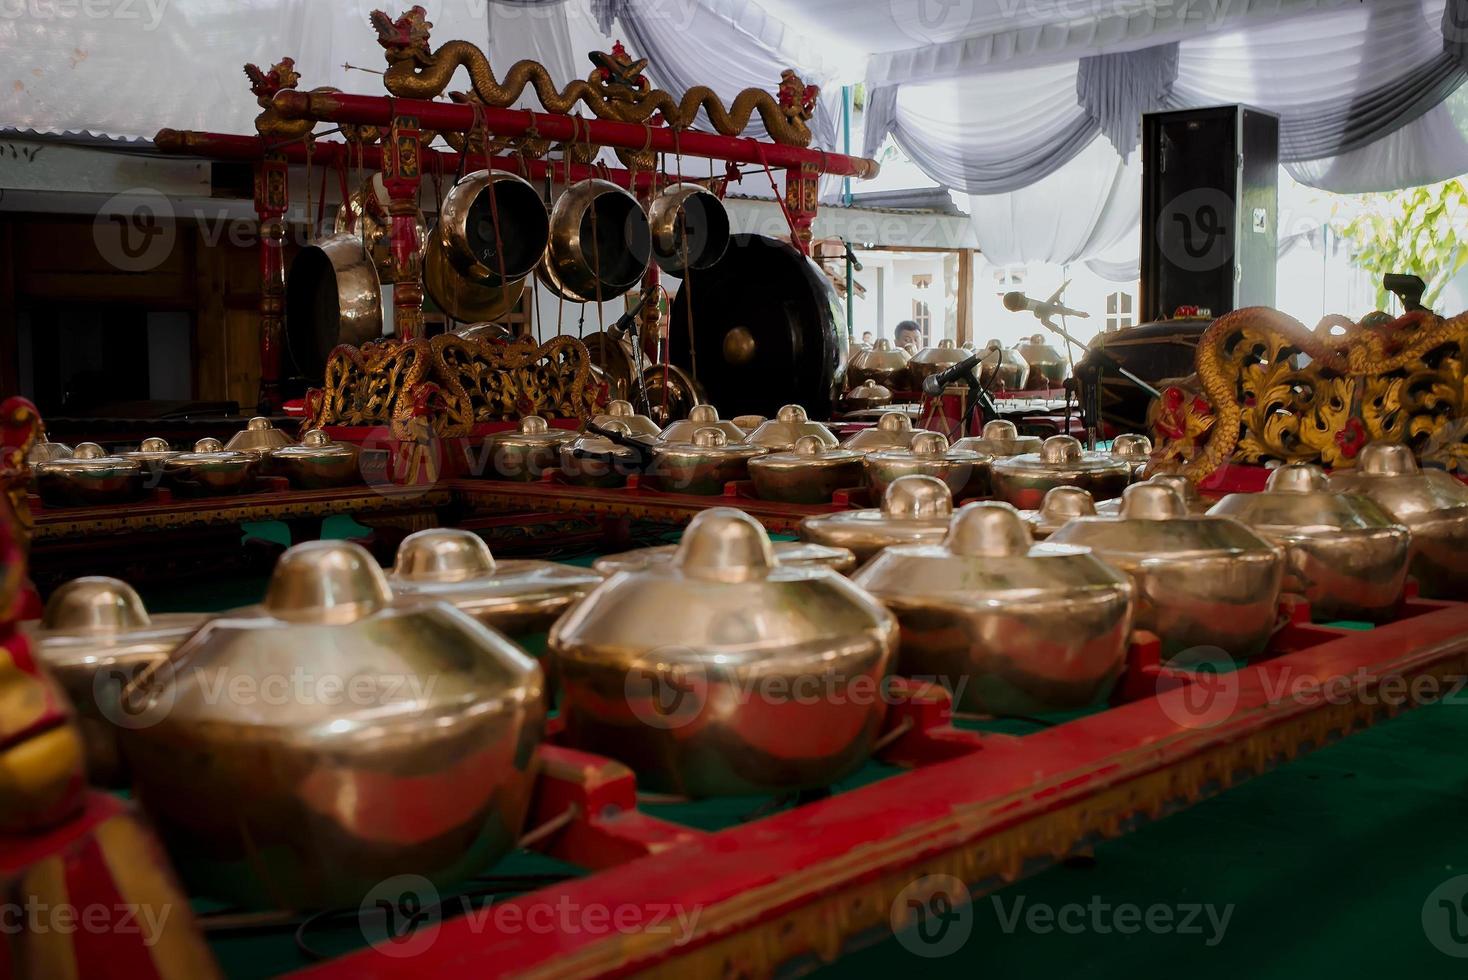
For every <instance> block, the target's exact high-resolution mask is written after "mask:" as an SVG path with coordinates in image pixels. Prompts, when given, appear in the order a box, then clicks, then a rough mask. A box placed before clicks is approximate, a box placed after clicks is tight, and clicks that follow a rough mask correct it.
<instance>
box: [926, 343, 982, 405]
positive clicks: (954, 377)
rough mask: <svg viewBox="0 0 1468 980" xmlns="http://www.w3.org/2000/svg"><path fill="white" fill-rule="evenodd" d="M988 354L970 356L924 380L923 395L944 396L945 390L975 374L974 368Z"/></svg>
mask: <svg viewBox="0 0 1468 980" xmlns="http://www.w3.org/2000/svg"><path fill="white" fill-rule="evenodd" d="M988 353H989V352H988V351H983V352H981V353H975V354H970V355H969V356H968V357H965V358H964V359H963V360H961V361H959V362H958V363H957V364H955V365H953V367H951V368H949V369H948V370H946V371H940V372H939V373H937V374H932V375H929V376H928V377H926V378H924V379H923V394H925V395H928V396H929V397H931V398H937V397H938V396H940V395H942V394H943V389H944V388H947V387H948V386H949V385H951V384H952V383H953V382H955V381H961V380H963V379H964V378H967V377H969V376H970V375H971V374H973V372H974V368H975V367H976V366H977V365H978V363H979V362H980V361H982V360H983V359H984V357H985V356H986V355H987V354H988Z"/></svg>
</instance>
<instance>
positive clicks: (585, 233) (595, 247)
mask: <svg viewBox="0 0 1468 980" xmlns="http://www.w3.org/2000/svg"><path fill="white" fill-rule="evenodd" d="M651 254H652V243H651V240H650V235H649V231H648V224H647V215H646V214H645V213H644V212H643V210H642V205H641V204H639V203H638V201H637V198H636V197H634V196H632V194H630V193H628V192H627V191H625V190H623V189H622V188H620V187H618V186H617V185H616V184H614V183H612V182H611V181H609V180H584V181H582V182H581V183H579V184H575V185H573V186H572V187H569V188H567V189H566V191H565V192H564V193H562V194H561V196H560V197H559V198H557V199H556V203H555V206H554V207H553V208H552V209H551V214H550V244H549V246H548V247H547V249H546V255H545V261H544V262H543V263H541V266H540V278H541V281H542V282H544V283H545V284H546V286H547V287H548V288H549V289H550V290H551V292H553V293H555V294H556V295H557V296H560V297H562V298H563V299H566V300H568V301H570V302H572V303H596V302H600V301H603V300H609V299H616V298H617V297H618V296H621V295H622V294H623V293H625V292H626V291H627V290H629V289H631V288H632V287H633V286H635V285H637V284H638V283H639V282H641V281H642V274H643V273H644V272H645V271H647V262H648V258H649V256H650V255H651Z"/></svg>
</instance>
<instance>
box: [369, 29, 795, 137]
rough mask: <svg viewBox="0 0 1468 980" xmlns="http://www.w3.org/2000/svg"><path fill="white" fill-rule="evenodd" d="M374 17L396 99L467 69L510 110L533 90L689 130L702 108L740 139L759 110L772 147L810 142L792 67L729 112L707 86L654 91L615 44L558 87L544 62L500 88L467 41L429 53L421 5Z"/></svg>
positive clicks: (423, 95)
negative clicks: (773, 88)
mask: <svg viewBox="0 0 1468 980" xmlns="http://www.w3.org/2000/svg"><path fill="white" fill-rule="evenodd" d="M371 20H372V26H373V27H374V28H376V30H377V40H378V43H379V44H381V45H382V48H383V50H384V52H385V53H386V57H387V63H388V69H387V74H386V76H385V78H384V82H385V84H386V85H387V90H388V91H389V92H391V93H392V94H393V95H396V96H399V97H400V98H414V99H433V98H437V97H438V96H439V95H441V94H443V91H444V89H445V88H447V87H448V85H449V82H450V81H451V80H452V79H453V76H454V73H455V72H457V71H458V70H459V68H461V67H462V68H465V69H467V70H468V73H469V78H470V81H471V83H472V85H473V90H474V96H475V97H477V99H478V100H479V101H480V102H482V103H483V104H484V105H487V106H493V107H496V108H504V107H506V106H509V105H511V104H513V103H514V102H515V100H517V99H518V98H520V95H521V94H522V93H523V92H524V91H525V89H526V88H527V87H533V88H534V89H535V95H536V97H537V98H538V99H539V100H540V104H541V105H542V106H543V107H544V108H545V109H546V111H548V112H558V113H569V112H570V111H571V110H572V109H574V108H575V107H576V106H577V104H578V103H581V104H584V105H585V106H586V107H587V108H588V109H590V110H591V111H592V113H593V114H594V115H596V117H597V118H598V119H611V120H616V121H618V122H630V123H642V124H658V123H663V124H666V125H669V126H672V127H674V128H675V129H687V128H690V127H691V126H692V125H693V123H694V120H695V119H696V118H697V116H698V113H699V110H703V111H704V112H706V113H707V114H708V119H709V122H710V124H712V125H713V127H714V129H715V130H716V131H718V132H719V133H721V134H722V135H724V136H738V135H739V134H740V133H742V132H744V130H745V128H746V127H747V126H748V125H749V120H750V119H751V117H752V116H753V115H754V114H755V113H759V117H760V120H761V121H762V122H763V123H764V125H765V129H766V130H767V131H768V132H769V134H770V137H771V138H772V139H773V140H775V142H777V143H783V144H786V145H788V146H808V145H810V140H811V131H810V127H809V126H808V125H807V122H808V120H809V119H810V118H811V116H812V114H813V113H814V111H815V101H816V96H817V95H818V94H819V92H820V90H819V89H818V88H817V87H816V86H813V85H805V84H804V83H803V82H802V81H801V79H800V77H799V76H798V75H797V74H796V73H795V71H794V70H792V69H786V70H785V71H784V72H783V73H782V75H781V79H780V88H779V94H778V97H777V96H776V95H772V94H770V93H769V92H766V91H764V90H763V89H755V88H750V89H745V90H744V91H742V92H740V93H739V95H738V96H736V97H735V99H734V102H733V104H732V106H730V107H727V108H726V107H725V105H724V103H723V101H722V100H720V98H719V97H718V95H716V94H715V93H714V91H713V90H712V89H710V88H708V87H707V86H704V85H699V86H695V87H694V88H691V89H689V90H688V91H687V92H685V93H683V97H682V99H674V97H673V96H672V95H671V94H669V93H668V92H665V91H662V90H661V89H654V88H651V87H650V86H649V84H648V81H647V79H646V78H644V77H643V76H642V72H643V70H644V69H645V68H646V67H647V60H646V59H638V60H635V61H634V60H633V59H632V58H631V57H630V56H628V55H627V53H626V51H625V49H623V48H622V45H621V44H620V42H619V43H618V44H617V45H616V46H615V47H614V48H613V50H612V51H611V52H610V53H607V52H594V53H593V54H591V56H590V57H591V60H592V63H593V64H595V65H596V68H595V69H594V70H593V71H592V73H591V75H590V77H589V78H587V79H585V80H577V81H573V82H571V83H569V84H568V85H566V87H565V88H563V89H557V88H556V84H555V82H554V80H552V78H551V77H550V73H549V72H548V71H546V69H545V66H544V65H542V64H540V63H539V62H536V61H529V60H526V61H517V62H515V64H513V65H512V66H510V70H509V71H508V72H507V73H506V74H505V79H504V82H503V83H501V82H500V81H499V79H498V78H497V77H496V75H495V72H494V69H493V68H491V67H490V64H489V59H488V58H487V57H486V56H485V54H484V52H483V51H481V50H480V49H479V48H478V47H476V46H475V45H473V44H471V43H469V42H468V41H449V42H447V43H446V44H443V45H442V46H440V47H439V48H438V49H437V50H434V49H432V48H431V47H430V45H429V30H430V28H432V27H433V24H432V23H430V22H429V21H428V20H427V12H426V11H425V10H424V9H423V8H422V7H421V6H415V7H413V8H412V9H411V10H409V11H408V12H407V13H405V14H403V15H402V16H401V17H399V18H398V19H397V20H395V21H394V20H391V19H390V18H389V17H388V15H387V14H386V13H384V12H383V11H380V10H378V11H374V12H373V13H372V15H371Z"/></svg>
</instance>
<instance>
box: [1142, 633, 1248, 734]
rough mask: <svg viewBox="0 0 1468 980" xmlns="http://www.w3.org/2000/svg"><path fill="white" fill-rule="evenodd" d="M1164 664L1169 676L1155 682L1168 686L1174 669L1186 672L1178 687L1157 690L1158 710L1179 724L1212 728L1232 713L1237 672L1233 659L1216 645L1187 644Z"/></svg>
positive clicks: (1237, 689) (1234, 705) (1235, 702)
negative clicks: (1182, 681)
mask: <svg viewBox="0 0 1468 980" xmlns="http://www.w3.org/2000/svg"><path fill="white" fill-rule="evenodd" d="M1167 666H1168V668H1169V669H1170V673H1172V675H1173V676H1172V677H1167V676H1164V677H1162V678H1159V681H1158V686H1159V688H1160V687H1162V686H1163V685H1164V684H1166V685H1168V687H1169V688H1171V686H1172V685H1173V684H1174V683H1175V677H1176V674H1177V673H1178V672H1181V673H1186V674H1188V675H1190V676H1189V678H1188V681H1187V683H1185V684H1183V685H1182V686H1181V687H1180V688H1175V689H1167V690H1161V691H1159V693H1158V698H1157V703H1158V705H1159V706H1161V708H1162V713H1163V714H1165V715H1167V717H1168V718H1171V719H1172V720H1173V721H1174V722H1176V723H1177V724H1179V725H1181V726H1182V727H1183V728H1193V729H1202V728H1213V727H1214V726H1216V725H1221V724H1223V723H1224V722H1225V721H1227V720H1228V719H1229V718H1230V717H1232V715H1233V713H1234V708H1235V707H1237V705H1238V703H1239V675H1238V671H1237V669H1236V668H1235V664H1234V660H1233V658H1232V657H1230V656H1229V655H1228V652H1227V651H1225V650H1222V649H1220V648H1219V647H1210V646H1203V647H1189V648H1188V649H1186V650H1184V651H1182V652H1181V653H1179V654H1177V655H1176V656H1174V657H1172V658H1171V659H1170V660H1169V661H1168V662H1167Z"/></svg>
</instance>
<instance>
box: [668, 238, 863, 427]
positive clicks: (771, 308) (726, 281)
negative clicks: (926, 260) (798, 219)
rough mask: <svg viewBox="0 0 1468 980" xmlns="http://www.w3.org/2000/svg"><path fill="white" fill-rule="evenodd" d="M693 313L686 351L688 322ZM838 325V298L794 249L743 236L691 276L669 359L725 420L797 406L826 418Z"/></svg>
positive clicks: (675, 310)
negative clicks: (704, 267)
mask: <svg viewBox="0 0 1468 980" xmlns="http://www.w3.org/2000/svg"><path fill="white" fill-rule="evenodd" d="M690 312H691V314H692V343H691V344H690V336H689V334H690V330H689V322H690V321H689V316H690ZM843 321H844V315H843V314H842V312H841V307H840V304H839V302H838V300H837V298H836V291H835V290H834V289H832V288H831V283H830V280H829V279H828V278H827V277H826V276H825V275H824V274H823V273H822V272H821V269H820V267H819V266H817V265H816V264H815V263H814V262H812V261H811V260H810V259H809V258H807V257H806V256H804V255H801V254H800V252H799V251H797V250H796V248H795V247H794V246H793V245H790V244H789V243H787V242H782V241H779V240H778V239H775V238H770V237H768V236H765V235H753V234H739V235H733V236H731V237H730V240H729V248H728V250H727V251H726V252H725V253H724V255H723V257H722V258H720V259H719V261H718V262H716V263H715V264H714V265H712V266H710V267H709V268H707V269H692V270H690V271H689V272H688V274H687V276H686V277H685V278H684V280H683V285H682V286H681V287H680V288H679V290H678V295H677V297H676V298H675V299H674V300H673V307H672V312H671V314H670V316H669V327H668V333H669V347H670V350H671V354H672V361H673V363H674V364H676V365H678V366H679V367H682V368H684V369H685V370H687V371H689V373H690V374H691V375H693V377H694V379H695V380H696V381H697V382H698V384H699V386H700V387H701V388H702V389H703V390H704V392H705V395H706V396H707V399H708V400H709V401H711V402H713V403H714V404H715V405H718V406H719V408H720V409H722V410H723V411H725V412H726V413H727V414H728V415H730V416H731V417H733V416H736V415H765V416H771V417H773V416H774V415H775V414H776V413H777V412H778V411H779V409H780V406H781V405H789V404H797V405H803V406H804V407H805V409H806V411H807V413H808V414H809V416H810V417H811V418H813V419H827V418H830V417H831V404H832V401H833V400H834V398H835V397H836V395H837V393H838V392H837V367H838V366H839V365H840V363H841V355H842V353H843V351H844V343H843V341H842V332H841V331H840V330H839V329H838V326H837V325H838V324H839V323H841V322H843Z"/></svg>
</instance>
